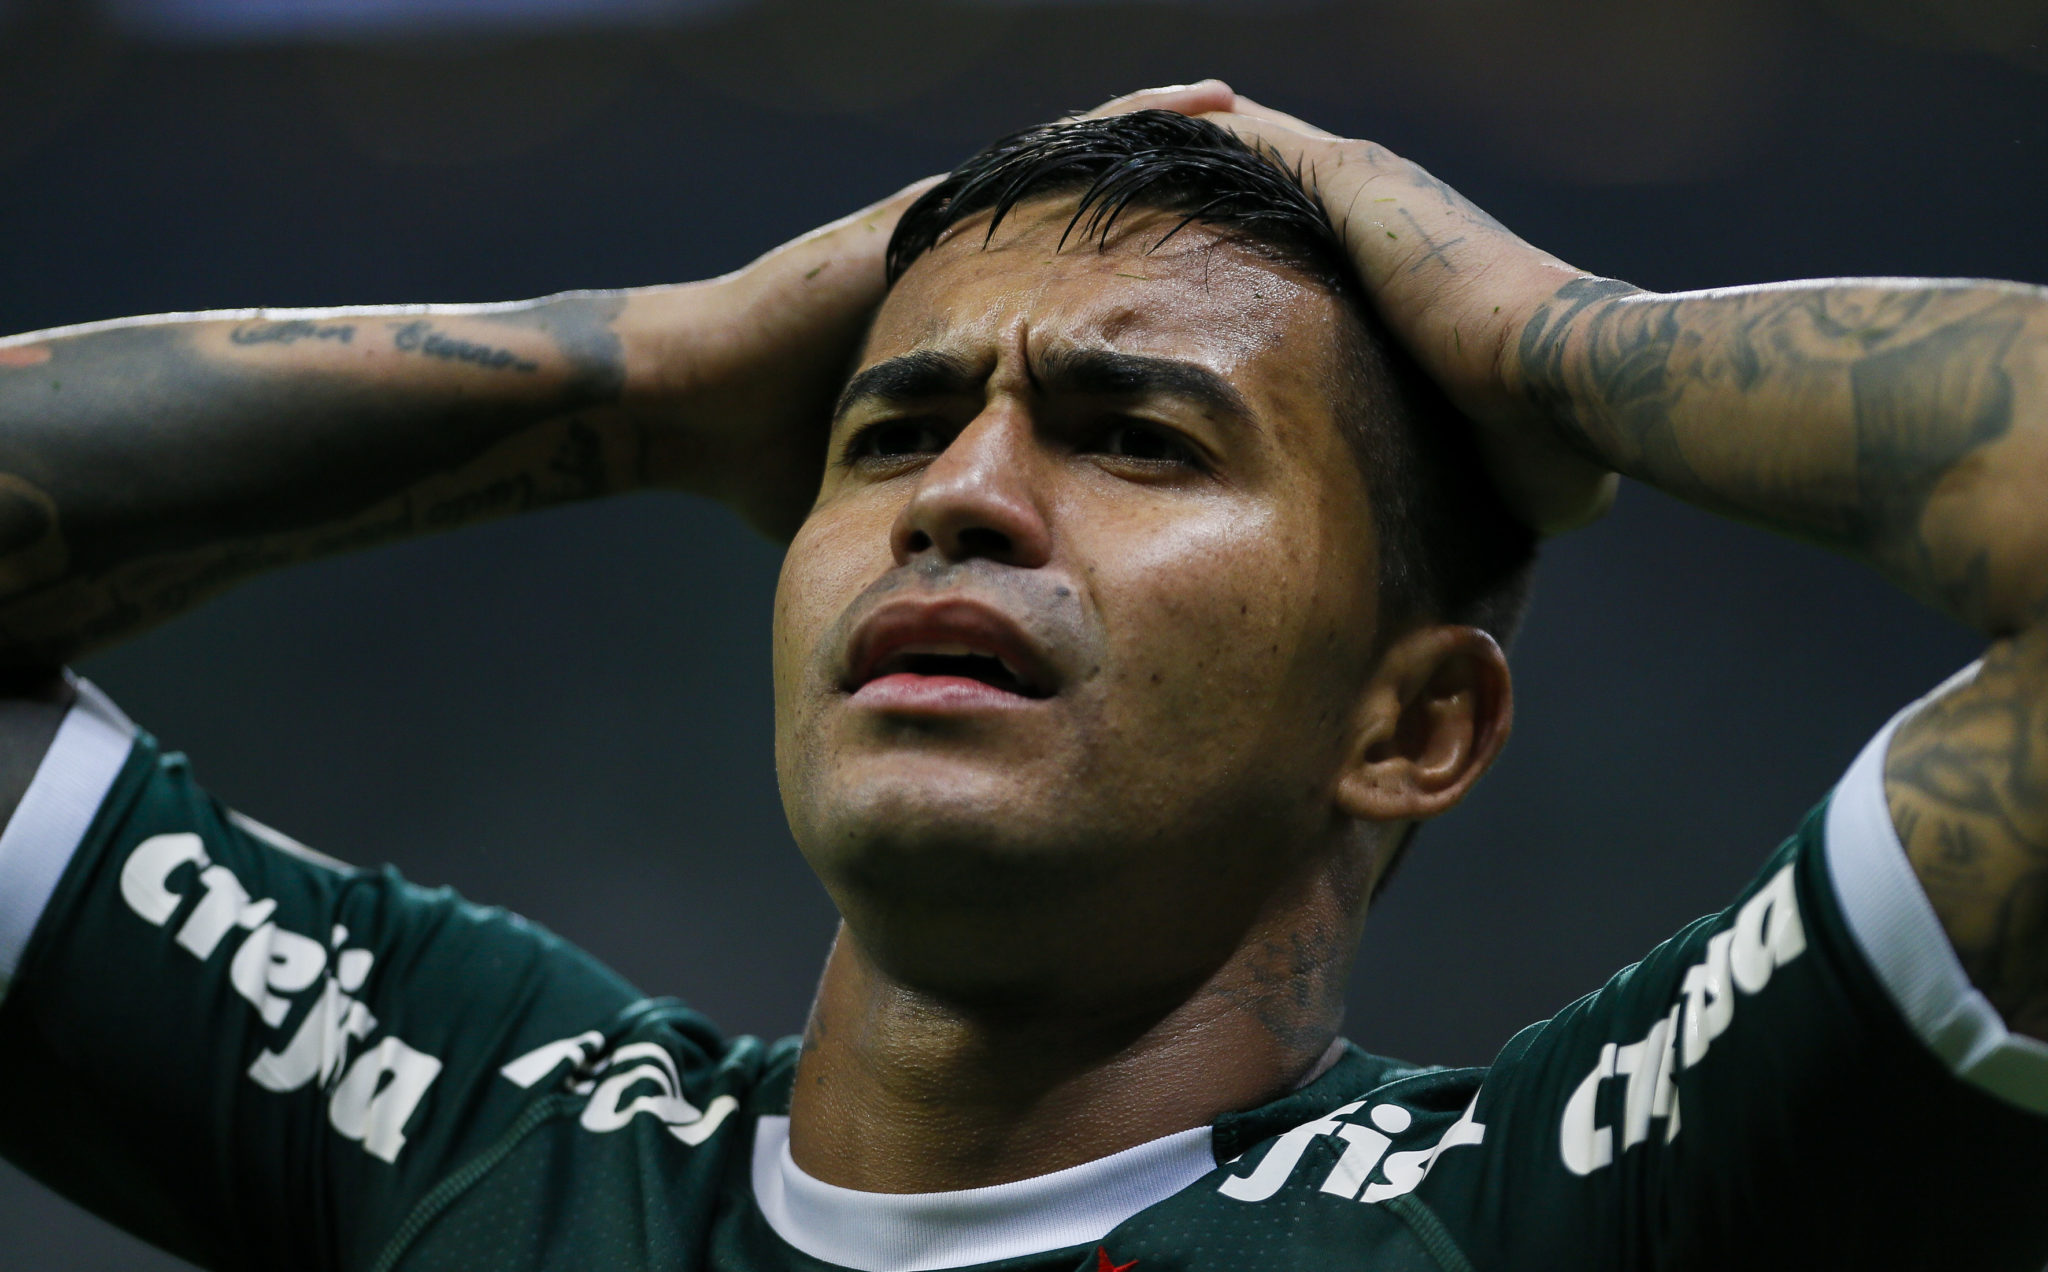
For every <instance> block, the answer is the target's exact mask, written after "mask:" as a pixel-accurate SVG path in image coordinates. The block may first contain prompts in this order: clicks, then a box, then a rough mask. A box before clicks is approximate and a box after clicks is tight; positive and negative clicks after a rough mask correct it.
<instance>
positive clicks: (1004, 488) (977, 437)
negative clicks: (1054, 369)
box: [890, 403, 1052, 569]
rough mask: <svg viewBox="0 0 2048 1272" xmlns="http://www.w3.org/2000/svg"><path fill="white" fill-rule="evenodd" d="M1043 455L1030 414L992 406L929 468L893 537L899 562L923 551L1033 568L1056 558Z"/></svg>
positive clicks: (943, 556)
mask: <svg viewBox="0 0 2048 1272" xmlns="http://www.w3.org/2000/svg"><path fill="white" fill-rule="evenodd" d="M1039 458H1040V456H1039V454H1038V448H1037V445H1036V443H1035V441H1034V438H1033V431H1032V427H1031V421H1030V418H1029V416H1028V415H1027V414H1026V413H1025V412H1024V411H1023V410H1022V409H1021V408H1020V407H1018V406H1016V405H1015V404H1013V403H999V404H995V405H992V406H990V408H989V409H988V410H985V411H983V412H982V413H981V414H980V415H978V416H976V417H975V419H974V420H973V421H972V422H970V423H969V424H968V426H967V427H966V428H965V429H963V430H961V431H960V433H959V434H958V435H957V436H955V437H954V438H953V440H952V441H951V442H950V443H949V444H948V445H947V447H946V449H945V450H943V451H941V452H940V453H939V455H938V457H937V458H936V459H934V460H932V462H931V463H930V464H929V465H928V466H926V468H925V470H924V472H923V473H922V474H921V475H920V476H919V479H918V484H917V489H916V490H915V491H914V492H913V493H912V494H911V496H910V500H909V502H907V503H905V504H904V505H903V510H902V511H901V512H900V513H898V514H897V517H896V524H895V525H894V526H893V527H892V528H891V531H890V546H891V548H892V549H893V550H894V552H895V556H896V562H897V564H899V565H907V564H909V563H910V561H912V560H913V559H915V558H916V557H918V556H920V555H923V554H925V553H934V554H936V555H937V556H938V557H939V558H940V559H941V560H945V561H966V560H970V559H973V558H977V557H978V558H983V559H986V560H990V561H996V562H1000V563H1001V564H1003V565H1014V566H1018V567H1020V568H1023V569H1035V568H1037V567H1039V566H1042V565H1044V564H1045V563H1046V562H1047V561H1048V560H1050V559H1051V557H1052V531H1051V528H1050V527H1049V526H1048V525H1047V523H1046V519H1045V514H1044V509H1043V508H1042V507H1041V506H1040V503H1039V499H1038V495H1039V489H1038V486H1039V483H1038V480H1037V478H1038V476H1039V472H1038V469H1039V463H1038V461H1039Z"/></svg>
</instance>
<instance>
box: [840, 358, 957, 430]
mask: <svg viewBox="0 0 2048 1272" xmlns="http://www.w3.org/2000/svg"><path fill="white" fill-rule="evenodd" d="M981 379H982V376H981V375H980V374H979V372H978V369H977V368H976V367H975V366H974V365H973V364H971V363H970V362H968V360H967V359H965V358H962V357H959V356H957V355H954V354H950V353H938V352H936V351H934V350H930V349H920V350H918V351H917V352H916V353H906V354H903V355H901V356H899V357H894V358H890V359H887V360H886V361H883V362H877V363H876V364H875V365H873V366H871V367H869V368H868V369H867V370H865V371H862V372H861V373H860V374H859V375H856V376H854V377H853V378H852V379H851V380H848V381H847V382H846V387H845V388H844V389H842V390H840V392H839V401H837V402H836V403H834V404H833V406H832V418H833V419H834V420H835V421H837V420H839V419H841V418H843V417H844V416H845V415H846V413H847V412H848V411H850V410H852V409H853V408H854V407H855V406H856V405H858V404H859V403H862V402H868V401H880V402H919V401H929V400H930V399H932V398H937V397H953V396H956V395H959V394H964V393H972V392H974V391H975V390H976V389H977V388H979V387H980V382H981Z"/></svg>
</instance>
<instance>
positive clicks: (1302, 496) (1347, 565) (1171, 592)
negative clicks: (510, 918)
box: [775, 201, 1375, 980]
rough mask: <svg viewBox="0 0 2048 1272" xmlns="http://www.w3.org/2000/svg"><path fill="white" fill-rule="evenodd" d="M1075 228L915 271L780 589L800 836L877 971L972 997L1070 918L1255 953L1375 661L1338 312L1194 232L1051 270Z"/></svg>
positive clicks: (1030, 211) (837, 432)
mask: <svg viewBox="0 0 2048 1272" xmlns="http://www.w3.org/2000/svg"><path fill="white" fill-rule="evenodd" d="M1071 210H1072V209H1071V204H1068V203H1066V202H1064V201H1046V202H1041V203H1034V204H1028V205H1025V206H1024V207H1021V208H1019V209H1018V210H1017V211H1016V212H1014V213H1013V214H1012V216H1011V217H1010V218H1009V219H1007V220H1005V222H1004V223H1003V226H1002V228H1001V231H1000V232H999V233H998V234H997V235H996V237H995V238H994V240H993V241H992V242H990V243H989V244H988V245H987V246H986V248H984V246H983V235H984V232H985V230H986V224H987V222H986V220H985V219H976V220H972V221H970V222H968V223H967V224H965V225H963V226H962V227H960V228H959V229H957V230H956V231H955V232H954V233H953V234H952V235H951V236H950V237H948V238H947V239H946V240H944V241H943V242H941V244H940V245H939V246H938V247H937V248H936V249H934V250H933V251H932V252H930V253H929V254H928V255H926V256H925V257H923V258H922V259H920V260H919V261H918V262H917V263H916V264H915V265H913V266H912V267H911V269H910V270H909V271H908V272H907V273H906V274H905V276H904V277H903V279H902V280H901V281H900V282H899V283H898V284H897V286H896V288H895V289H894V291H893V292H892V293H891V294H890V296H889V298H888V300H887V302H886V303H885V304H884V306H883V307H882V310H881V312H880V314H879V315H878V316H877V320H876V323H875V326H874V330H873V332H872V334H871V336H870V338H869V341H868V345H867V348H866V350H865V352H864V354H863V356H862V359H861V364H860V370H859V371H858V372H857V373H856V374H855V376H854V378H853V380H852V381H851V383H850V385H849V388H848V392H847V394H846V396H845V398H844V399H843V400H842V404H841V410H840V412H839V415H838V418H837V419H836V420H835V422H834V425H833V429H832V439H831V451H830V454H829V456H828V459H827V468H826V474H825V478H824V483H823V487H822V489H821V491H820V493H819V496H818V501H817V504H816V506H815V508H814V509H813V510H812V512H811V515H810V518H809V520H808V521H807V522H806V523H805V524H804V526H803V528H802V530H801V531H799V532H798V534H797V536H796V539H795V541H794V542H793V543H792V544H791V545H790V549H789V553H788V557H787V559H786V560H785V562H784V564H783V570H782V578H781V585H780V590H779V592H778V595H777V601H776V612H775V701H776V723H777V731H776V752H777V767H778V771H779V776H780V780H781V784H782V792H783V801H784V804H785V807H786V809H787V811H788V814H789V818H790V823H791V826H792V828H793V830H794V832H795V835H796V838H797V842H798V843H799V844H800V845H801V846H802V848H803V850H804V852H805V854H806V856H807V857H808V858H809V860H810V861H811V863H812V865H813V866H814V868H816V869H817V870H818V872H819V874H820V876H821V877H822V878H823V879H824V881H825V883H826V885H827V887H828V888H829V889H830V890H831V891H832V893H833V895H834V898H835V900H836V901H838V903H839V905H840V908H841V910H842V912H843V913H845V914H846V916H847V918H848V920H849V922H850V923H851V924H852V927H853V930H854V931H855V933H856V934H857V935H860V936H861V937H862V939H863V940H864V941H867V942H868V943H869V944H871V945H878V946H881V947H888V948H885V949H883V951H882V954H883V957H885V958H886V957H890V955H889V953H888V949H895V950H897V952H898V953H900V955H901V957H902V958H903V959H904V960H907V961H910V962H921V961H926V960H927V959H929V960H950V961H949V962H947V965H946V971H947V972H950V971H952V970H957V971H958V972H959V974H960V975H961V976H963V977H965V978H967V979H970V980H972V979H974V978H976V977H980V976H984V975H989V976H998V977H999V976H1001V975H1003V974H1004V969H1003V967H1002V966H1000V965H1002V964H1004V962H1005V960H1014V959H1017V958H1022V959H1024V960H1025V961H1026V962H1029V961H1031V960H1033V959H1037V958H1041V957H1042V956H1043V955H1044V947H1043V945H1042V943H1041V942H1042V940H1043V939H1044V938H1043V937H1042V936H1033V935H1031V934H1030V932H1029V931H1027V929H1030V930H1036V929H1041V928H1043V926H1044V919H1045V918H1046V917H1048V916H1051V915H1058V914H1063V913H1064V914H1067V915H1070V916H1072V917H1073V918H1075V919H1076V920H1077V921H1083V922H1084V926H1085V925H1092V924H1094V923H1095V921H1096V920H1095V917H1089V916H1098V917H1099V916H1100V915H1102V914H1104V913H1113V914H1114V915H1115V916H1117V923H1118V925H1119V928H1120V929H1124V928H1128V929H1129V930H1130V931H1133V932H1138V933H1142V934H1143V935H1144V937H1145V938H1146V940H1145V941H1144V942H1142V943H1133V942H1130V941H1126V940H1124V939H1122V937H1121V936H1120V935H1110V934H1107V933H1104V934H1099V935H1098V936H1096V937H1092V938H1091V937H1090V936H1088V935H1087V934H1086V933H1085V932H1082V931H1069V932H1066V933H1064V934H1062V935H1060V936H1058V937H1057V938H1056V939H1057V940H1058V941H1064V942H1065V943H1066V944H1068V945H1072V944H1074V943H1076V942H1079V943H1081V944H1082V945H1088V944H1090V942H1091V941H1092V942H1094V944H1095V946H1096V947H1097V948H1101V949H1104V950H1107V951H1111V952H1112V953H1114V956H1115V957H1116V958H1117V959H1118V960H1119V961H1120V964H1121V965H1122V966H1124V967H1126V968H1130V967H1132V966H1134V961H1135V965H1138V966H1137V974H1139V975H1145V974H1148V973H1147V971H1146V970H1145V967H1144V966H1142V965H1145V964H1146V960H1147V959H1148V957H1150V955H1148V954H1147V953H1146V952H1145V951H1146V950H1149V949H1152V948H1153V943H1154V942H1157V941H1161V940H1164V941H1168V942H1171V941H1175V940H1179V941H1180V942H1181V945H1182V947H1183V948H1186V947H1188V946H1189V945H1190V943H1192V944H1194V945H1202V944H1205V943H1206V944H1212V945H1213V944H1216V943H1217V942H1219V941H1222V942H1226V943H1227V942H1228V941H1229V940H1232V939H1234V938H1235V936H1236V935H1237V933H1238V932H1240V931H1241V930H1242V928H1243V926H1244V924H1245V923H1246V922H1249V921H1250V920H1251V917H1252V915H1253V914H1254V913H1255V912H1256V911H1257V910H1258V909H1259V907H1260V906H1261V905H1262V904H1263V903H1264V901H1265V899H1266V898H1267V896H1268V894H1270V893H1271V892H1272V891H1273V890H1274V888H1275V887H1276V886H1280V881H1281V880H1283V879H1286V878H1291V877H1293V873H1294V872H1295V871H1296V870H1297V869H1298V867H1299V866H1300V864H1301V859H1302V856H1303V854H1304V852H1305V851H1306V850H1307V849H1308V847H1309V846H1311V845H1315V844H1320V843H1326V842H1328V841H1329V836H1330V834H1331V833H1332V831H1333V830H1334V829H1336V827H1337V822H1338V820H1339V818H1338V814H1337V813H1336V812H1335V810H1334V809H1333V808H1332V806H1331V790H1332V787H1333V784H1334V782H1335V780H1336V777H1337V774H1338V771H1339V769H1340V767H1341V765H1342V764H1343V763H1344V761H1345V759H1346V758H1347V742H1348V740H1349V730H1350V727H1351V725H1352V716H1353V709H1354V706H1355V703H1356V702H1357V699H1358V694H1359V691H1360V688H1361V686H1362V685H1363V684H1364V682H1365V678H1366V675H1367V673H1368V671H1369V662H1370V652H1369V651H1370V649H1371V645H1372V638H1373V630H1374V617H1375V616H1374V600H1375V597H1374V589H1373V588H1372V586H1371V585H1370V580H1372V579H1373V578H1374V554H1373V541H1372V535H1371V530H1370V517H1369V513H1368V507H1367V501H1366V495H1365V488H1364V481H1363V477H1362V475H1361V474H1360V473H1359V471H1358V465H1357V462H1356V460H1355V459H1354V458H1353V456H1352V454H1351V452H1350V449H1349V446H1348V444H1347V443H1346V441H1345V440H1344V438H1343V437H1342V435H1341V433H1340V431H1339V428H1338V425H1337V422H1336V419H1335V413H1334V409H1333V404H1332V403H1331V401H1330V400H1329V394H1330V392H1331V386H1332V385H1333V384H1337V383H1342V382H1343V381H1342V378H1341V377H1339V376H1337V375H1336V374H1334V370H1333V368H1334V366H1335V362H1336V359H1337V357H1338V353H1339V350H1340V348H1341V347H1342V346H1341V343H1340V340H1341V335H1342V332H1343V331H1344V330H1345V326H1344V324H1346V323H1348V322H1349V321H1351V320H1350V319H1349V318H1348V317H1347V316H1346V314H1345V313H1344V312H1343V310H1342V307H1341V305H1340V304H1339V302H1338V301H1336V300H1335V299H1334V298H1332V297H1330V296H1329V295H1328V294H1327V293H1325V292H1323V291H1322V290H1320V289H1318V288H1316V287H1314V286H1312V285H1311V284H1309V283H1307V282H1305V281H1303V280H1301V279H1299V278H1297V277H1295V276H1294V275H1293V274H1292V273H1290V272H1287V271H1284V270H1279V269H1276V268H1275V267H1274V266H1272V265H1271V264H1269V263H1267V262H1265V261H1263V260H1261V259H1259V258H1258V257H1257V256H1255V255H1254V254H1251V253H1248V252H1246V251H1244V250H1242V249H1240V248H1237V247H1235V246H1232V245H1230V244H1227V243H1225V242H1222V241H1221V240H1220V239H1218V238H1217V237H1216V236H1215V235H1214V234H1213V233H1212V232H1211V231H1209V230H1206V229H1204V228H1202V227H1200V226H1196V225H1190V226H1188V227H1187V228H1185V229H1183V230H1181V231H1180V232H1179V233H1178V234H1176V235H1175V236H1174V237H1173V238H1172V239H1171V240H1170V241H1168V242H1167V243H1166V244H1165V245H1164V246H1163V247H1162V248H1160V249H1159V250H1157V251H1153V252H1149V253H1148V252H1147V251H1146V249H1147V248H1148V247H1150V246H1151V245H1152V244H1154V243H1156V242H1157V241H1158V239H1159V237H1160V236H1161V235H1162V234H1164V233H1165V232H1166V230H1167V229H1169V228H1171V226H1172V225H1173V224H1174V222H1175V221H1177V220H1178V219H1179V218H1177V217H1168V216H1163V215H1152V214H1142V213H1135V212H1132V213H1127V214H1126V216H1125V218H1124V220H1123V221H1121V222H1120V223H1119V225H1118V227H1117V234H1116V236H1115V238H1114V239H1113V241H1112V242H1111V243H1110V244H1109V246H1108V248H1107V249H1106V250H1097V246H1096V244H1095V243H1093V242H1088V243H1085V244H1084V243H1081V242H1080V241H1079V240H1080V238H1081V236H1080V235H1078V234H1077V235H1076V236H1075V241H1074V242H1070V243H1069V245H1068V246H1067V247H1066V248H1065V250H1059V249H1057V247H1056V244H1057V242H1058V239H1059V237H1060V234H1061V232H1062V230H1063V229H1064V228H1065V226H1066V223H1067V219H1068V217H1069V216H1070V215H1071ZM1105 907H1107V908H1106V909H1105ZM991 925H996V926H998V927H1001V928H1003V929H1004V930H1005V931H1008V930H1010V929H1011V928H1015V929H1016V945H1015V948H1011V947H1010V946H1008V945H1006V943H1005V939H995V940H994V941H993V946H991V941H990V938H989V932H990V930H991ZM1233 925H1234V926H1233ZM970 946H972V947H974V950H978V951H980V953H975V952H972V951H970V949H969V947H970ZM1126 946H1129V948H1125V947H1126ZM996 947H1000V948H996ZM1032 951H1036V952H1035V953H1034V952H1032ZM983 954H985V955H986V956H987V959H988V960H989V966H988V967H974V966H971V965H973V964H975V962H976V960H977V959H978V958H980V957H981V956H982V955H983ZM1156 971H1157V973H1158V975H1160V976H1162V977H1170V976H1172V975H1175V974H1177V973H1176V972H1175V971H1174V970H1173V969H1172V968H1170V967H1168V966H1166V964H1165V963H1161V964H1160V965H1159V966H1158V967H1157V969H1156ZM941 974H945V972H942V973H941Z"/></svg>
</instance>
